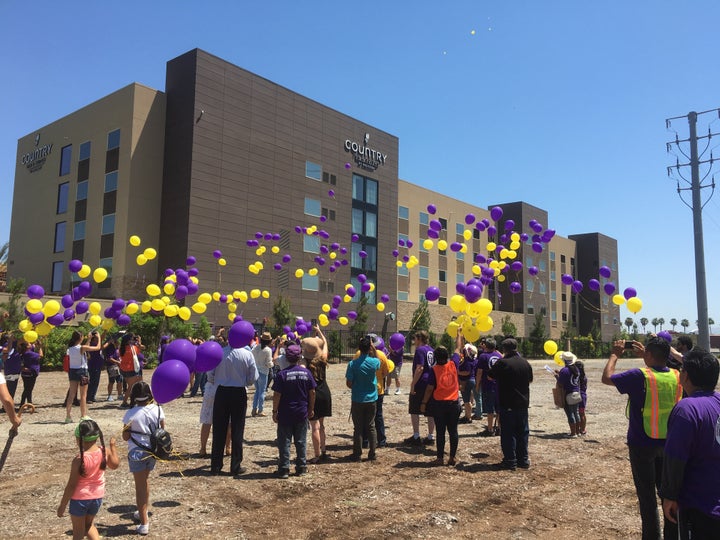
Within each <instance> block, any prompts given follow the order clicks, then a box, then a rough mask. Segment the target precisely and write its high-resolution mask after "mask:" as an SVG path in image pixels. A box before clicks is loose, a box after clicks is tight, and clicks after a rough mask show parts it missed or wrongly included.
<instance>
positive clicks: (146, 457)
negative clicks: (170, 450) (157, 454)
mask: <svg viewBox="0 0 720 540" xmlns="http://www.w3.org/2000/svg"><path fill="white" fill-rule="evenodd" d="M128 468H129V469H130V472H131V473H136V472H142V471H152V470H153V469H154V468H155V458H154V457H152V455H150V453H148V452H147V451H145V450H143V449H142V448H137V447H135V448H133V449H132V450H130V451H129V452H128Z"/></svg>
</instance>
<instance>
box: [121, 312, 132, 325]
mask: <svg viewBox="0 0 720 540" xmlns="http://www.w3.org/2000/svg"><path fill="white" fill-rule="evenodd" d="M131 322H132V319H130V315H128V314H127V313H123V314H122V315H120V316H119V317H118V318H117V323H118V325H119V326H130V323H131Z"/></svg>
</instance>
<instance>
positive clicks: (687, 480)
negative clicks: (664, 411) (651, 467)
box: [660, 349, 720, 540]
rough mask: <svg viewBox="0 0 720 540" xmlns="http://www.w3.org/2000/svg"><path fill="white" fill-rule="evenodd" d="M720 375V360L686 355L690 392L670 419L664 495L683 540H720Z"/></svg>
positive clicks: (684, 371)
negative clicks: (718, 383) (719, 384)
mask: <svg viewBox="0 0 720 540" xmlns="http://www.w3.org/2000/svg"><path fill="white" fill-rule="evenodd" d="M719 374H720V365H719V364H718V360H717V358H715V356H713V355H712V354H710V353H707V352H705V351H702V350H698V349H694V350H692V351H688V352H687V353H686V354H685V357H684V360H683V368H682V371H681V372H680V383H681V384H682V386H683V389H684V390H685V393H686V394H687V397H686V398H683V399H682V400H680V401H679V402H678V404H677V405H675V408H674V409H673V410H672V412H671V413H670V419H669V420H668V431H667V439H666V441H665V460H664V462H663V475H662V485H661V487H660V496H661V497H662V500H663V512H664V514H665V517H666V518H667V519H668V520H670V521H672V522H675V523H678V525H679V529H680V538H681V539H683V540H685V539H690V538H692V539H693V540H705V539H707V540H715V539H717V538H720V393H718V392H715V386H716V385H717V382H718V375H719Z"/></svg>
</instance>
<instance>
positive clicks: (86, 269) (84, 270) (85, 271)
mask: <svg viewBox="0 0 720 540" xmlns="http://www.w3.org/2000/svg"><path fill="white" fill-rule="evenodd" d="M91 271H92V270H91V269H90V267H89V266H88V265H87V264H83V265H82V268H80V270H78V273H77V275H78V277H81V278H86V277H88V276H89V275H90V272H91Z"/></svg>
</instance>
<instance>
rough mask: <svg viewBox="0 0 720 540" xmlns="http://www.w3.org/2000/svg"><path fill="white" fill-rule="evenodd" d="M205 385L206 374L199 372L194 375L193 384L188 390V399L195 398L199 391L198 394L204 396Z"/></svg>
mask: <svg viewBox="0 0 720 540" xmlns="http://www.w3.org/2000/svg"><path fill="white" fill-rule="evenodd" d="M206 384H207V373H206V372H204V371H201V372H199V373H195V382H193V385H192V388H191V389H190V397H195V396H196V395H197V393H198V390H200V393H201V394H202V395H203V396H204V395H205V385H206Z"/></svg>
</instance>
